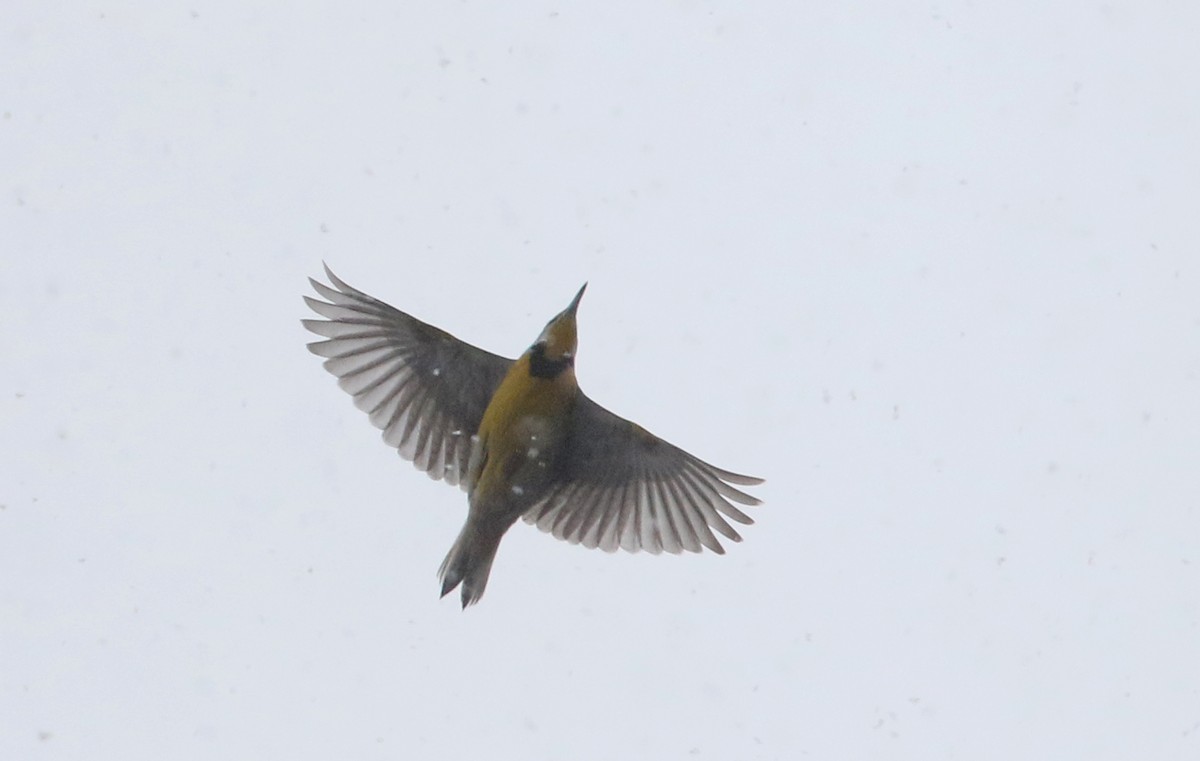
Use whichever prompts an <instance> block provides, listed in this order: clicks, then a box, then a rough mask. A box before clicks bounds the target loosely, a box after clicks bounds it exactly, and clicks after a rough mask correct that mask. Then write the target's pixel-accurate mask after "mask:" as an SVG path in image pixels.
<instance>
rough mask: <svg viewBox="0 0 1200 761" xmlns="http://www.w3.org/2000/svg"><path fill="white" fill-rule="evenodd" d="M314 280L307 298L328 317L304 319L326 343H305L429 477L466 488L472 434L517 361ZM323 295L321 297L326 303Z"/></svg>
mask: <svg viewBox="0 0 1200 761" xmlns="http://www.w3.org/2000/svg"><path fill="white" fill-rule="evenodd" d="M325 276H326V278H327V279H328V280H329V282H330V283H332V286H330V285H326V284H325V283H322V282H320V281H317V280H312V279H310V281H309V282H311V283H312V286H313V289H314V290H315V291H316V292H317V295H318V296H320V297H321V298H320V299H318V298H313V297H311V296H305V297H304V301H305V303H306V304H308V306H309V308H311V309H312V310H313V311H314V312H316V313H317V314H318V315H320V316H321V317H323V318H324V319H305V320H301V323H302V324H303V325H304V327H305V328H306V329H307V330H309V331H310V332H312V333H314V334H316V335H318V336H321V337H322V338H323V339H325V340H321V341H314V342H312V343H310V344H309V345H308V349H309V351H311V352H312V353H313V354H316V355H317V356H319V357H323V358H325V362H324V367H325V369H326V370H328V371H329V372H330V373H332V374H333V375H335V376H336V377H337V379H338V385H339V386H341V387H342V389H344V390H345V391H346V392H347V393H349V394H350V395H351V396H352V397H354V404H355V406H356V407H358V408H359V409H360V410H362V411H363V412H365V413H367V415H368V417H369V419H370V421H371V423H372V425H374V426H375V427H376V428H379V429H380V431H382V437H383V440H384V441H385V442H387V444H388V445H389V446H393V447H396V449H397V450H398V451H399V452H400V455H401V456H402V457H404V458H405V459H407V460H412V461H413V464H414V465H416V466H417V468H419V469H420V470H422V471H424V472H426V473H428V474H429V476H430V477H431V478H435V479H444V480H445V481H446V482H447V483H449V484H452V485H455V484H461V485H462V486H463V488H466V484H465V483H464V476H465V474H466V472H467V464H468V460H469V458H470V454H471V446H470V435H471V434H472V433H474V432H475V431H477V430H478V429H479V421H480V420H482V419H483V413H484V410H486V409H487V405H488V402H489V401H490V400H491V398H492V394H493V393H494V392H495V390H496V387H497V386H499V385H500V381H501V380H503V379H504V374H505V373H506V372H507V371H508V368H509V366H510V365H511V364H512V360H511V359H507V358H505V357H500V356H497V355H495V354H492V353H490V352H487V351H484V350H483V349H479V348H476V347H474V346H472V345H470V344H468V343H466V342H464V341H460V340H458V339H457V338H455V337H454V336H452V335H450V334H449V333H447V332H445V331H444V330H440V329H438V328H435V327H433V326H432V325H429V324H427V323H424V322H421V321H420V320H418V319H416V318H415V317H412V316H411V315H408V314H405V313H404V312H401V311H400V310H398V309H395V308H394V307H391V306H389V305H387V304H385V303H384V302H382V301H379V300H378V299H375V298H373V297H371V296H368V295H367V294H365V293H363V292H362V291H359V290H357V289H355V288H352V287H351V286H349V285H347V284H346V283H345V282H344V281H342V280H341V279H339V278H338V277H337V276H336V275H334V274H333V272H331V271H330V270H329V268H328V267H326V268H325ZM321 299H324V300H321Z"/></svg>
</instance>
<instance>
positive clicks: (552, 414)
mask: <svg viewBox="0 0 1200 761" xmlns="http://www.w3.org/2000/svg"><path fill="white" fill-rule="evenodd" d="M326 274H327V276H328V277H329V279H330V282H332V283H333V284H334V285H335V286H336V290H335V289H333V288H329V287H328V286H325V285H323V284H321V283H318V282H317V281H315V280H314V281H312V283H313V286H314V287H315V288H316V290H317V292H318V293H320V294H321V295H322V296H324V297H325V298H326V299H328V300H329V301H327V302H325V301H318V300H316V299H312V298H308V297H306V298H305V300H306V301H307V302H308V304H309V305H310V306H311V307H312V308H313V309H314V310H315V311H316V312H318V313H319V314H321V315H323V316H324V317H326V318H328V319H327V320H305V321H304V325H305V327H307V328H308V329H309V330H311V331H313V332H314V333H317V334H319V335H322V336H326V337H327V338H328V339H329V340H325V341H318V342H315V343H311V344H309V348H310V349H311V350H312V351H313V352H314V353H316V354H319V355H321V356H324V357H327V358H328V359H327V361H326V363H325V365H326V368H327V369H328V370H329V371H330V372H332V373H333V374H334V375H337V376H338V378H339V379H340V381H339V382H340V385H341V386H342V387H343V388H345V389H346V390H347V391H348V392H350V393H351V394H352V395H354V398H355V403H356V404H357V405H358V406H359V407H360V408H361V409H363V410H364V411H366V412H368V413H369V414H370V415H371V421H372V422H373V423H375V425H376V426H378V427H379V428H381V429H383V436H384V440H385V441H387V442H388V443H389V444H392V445H393V446H396V447H398V448H399V450H400V453H401V455H402V456H404V457H405V458H407V459H410V460H412V461H413V462H414V463H415V464H416V465H417V467H418V468H420V469H422V470H425V471H426V472H427V473H428V474H429V475H430V476H431V477H432V478H442V479H445V480H446V481H448V482H450V483H452V484H453V483H460V484H461V485H462V486H463V487H464V488H465V489H466V490H467V495H468V503H469V511H468V515H467V521H466V523H465V524H464V526H463V528H462V531H461V532H460V533H459V536H458V539H457V540H456V541H455V542H454V545H453V546H452V547H451V549H450V552H449V553H448V554H447V555H446V559H445V560H444V561H443V562H442V566H441V569H440V571H439V576H440V578H441V580H442V595H443V596H444V595H446V594H448V593H449V592H451V591H452V590H453V589H454V588H455V587H457V586H459V585H460V584H461V586H462V602H463V607H464V608H465V607H466V606H468V605H470V604H472V603H475V602H477V601H478V600H479V598H480V597H481V596H482V595H483V591H484V588H485V587H486V585H487V580H488V574H489V572H490V570H491V565H492V561H493V559H494V558H495V555H496V550H497V548H498V547H499V545H500V540H501V539H502V538H503V536H504V533H505V532H506V531H508V529H509V528H510V527H511V526H512V524H513V523H515V522H516V521H517V519H518V518H521V517H524V518H525V520H526V521H528V522H530V523H534V524H536V525H537V526H538V527H539V528H541V529H542V530H544V531H548V532H550V533H552V534H554V535H555V536H557V537H558V538H560V539H566V540H567V541H570V542H573V543H582V544H584V545H585V546H589V547H601V548H602V549H605V550H607V551H610V552H611V551H613V550H615V549H617V548H618V547H620V548H623V549H626V550H629V551H637V550H641V549H644V550H648V551H650V552H658V551H661V550H666V551H668V552H679V551H681V550H685V549H686V550H688V551H692V552H698V551H700V549H701V547H702V546H703V547H707V548H709V549H711V550H713V551H715V552H718V553H720V552H724V550H723V549H722V548H721V546H720V544H719V543H718V542H717V540H716V538H715V536H713V533H712V529H715V530H716V531H717V532H718V533H721V534H722V535H724V536H726V537H727V538H730V539H732V540H734V541H740V539H741V537H739V536H738V535H737V533H736V532H735V531H733V529H732V528H731V527H730V526H729V524H728V523H727V522H726V521H725V520H724V518H725V517H729V518H732V519H733V520H735V521H738V522H740V523H751V522H752V521H751V520H750V518H749V517H748V516H746V515H745V514H744V513H742V512H741V511H740V510H738V509H737V508H735V507H733V505H732V504H730V503H729V500H733V501H736V502H741V503H742V504H747V505H753V504H757V503H758V500H757V499H755V498H754V497H751V496H750V495H748V494H745V493H743V492H741V491H739V490H738V489H735V488H733V487H732V486H730V485H729V483H726V482H730V483H737V484H744V485H752V484H756V483H761V479H757V478H753V477H750V476H742V475H738V474H736V473H731V472H729V471H725V470H721V469H719V468H715V467H713V466H711V465H708V464H707V463H705V462H703V461H701V460H699V459H697V458H695V457H693V456H692V455H689V454H687V453H686V452H684V451H683V450H680V449H678V448H676V447H674V446H672V445H671V444H668V443H667V442H665V441H663V440H662V439H659V438H657V437H656V436H654V435H653V434H651V433H649V432H648V431H646V430H645V429H644V428H642V427H641V426H638V425H636V424H634V423H631V422H629V421H628V420H624V419H623V418H620V417H617V416H616V415H613V414H612V413H611V412H608V411H607V410H605V409H604V408H602V407H600V406H599V405H597V404H596V403H595V402H593V401H592V400H591V399H589V398H588V397H587V396H586V395H584V394H583V392H582V391H580V389H579V385H578V383H577V382H576V378H575V363H574V359H575V349H576V343H577V341H576V327H575V311H576V309H577V308H578V305H579V300H580V298H581V297H582V296H583V291H584V288H586V286H584V288H581V289H580V290H579V293H578V294H577V295H576V296H575V299H574V300H573V301H572V302H571V304H570V305H569V306H568V307H567V309H565V310H563V311H562V312H561V313H559V314H558V315H557V316H555V317H554V318H553V319H552V320H551V321H550V322H549V323H547V324H546V327H545V329H544V330H543V331H542V333H541V335H540V336H538V339H537V341H535V342H534V344H533V345H532V346H531V347H530V348H529V349H528V350H527V351H526V352H525V353H524V354H522V355H521V357H520V358H518V359H517V360H515V361H513V360H507V359H504V358H502V357H498V356H496V355H494V354H490V353H488V352H485V351H483V350H481V349H477V348H475V347H473V346H470V345H469V344H466V343H463V342H462V341H459V340H458V339H456V338H454V337H453V336H451V335H450V334H448V333H446V332H444V331H441V330H439V329H437V328H434V327H433V326H430V325H427V324H425V323H423V322H421V321H419V320H417V319H416V318H413V317H411V316H409V315H407V314H404V313H403V312H400V311H398V310H396V309H393V308H392V307H390V306H388V305H386V304H384V303H383V302H381V301H378V300H376V299H373V298H371V297H370V296H367V295H366V294H364V293H362V292H360V291H357V290H355V289H353V288H351V287H350V286H348V285H346V284H345V283H344V282H342V281H340V280H339V279H338V278H337V277H335V276H334V275H333V273H332V272H330V271H329V270H328V268H326Z"/></svg>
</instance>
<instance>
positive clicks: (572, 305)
mask: <svg viewBox="0 0 1200 761" xmlns="http://www.w3.org/2000/svg"><path fill="white" fill-rule="evenodd" d="M586 290H587V283H584V284H583V287H582V288H580V289H579V293H577V294H575V298H573V299H571V303H570V304H568V305H567V308H566V309H564V310H563V313H564V314H569V315H571V316H572V317H574V316H575V310H576V309H578V308H579V300H580V299H582V298H583V292H584V291H586Z"/></svg>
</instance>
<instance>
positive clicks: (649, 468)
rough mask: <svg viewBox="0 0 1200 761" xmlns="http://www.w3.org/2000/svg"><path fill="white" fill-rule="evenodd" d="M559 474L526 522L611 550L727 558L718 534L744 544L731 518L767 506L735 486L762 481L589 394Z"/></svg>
mask: <svg viewBox="0 0 1200 761" xmlns="http://www.w3.org/2000/svg"><path fill="white" fill-rule="evenodd" d="M557 471H558V472H557V476H556V481H555V483H554V484H552V485H551V487H550V489H549V491H548V493H547V496H546V497H545V498H544V499H543V500H542V501H541V502H540V503H539V504H538V505H537V506H535V507H534V508H533V509H531V510H530V511H529V512H527V513H526V514H525V520H526V521H528V522H530V523H533V524H535V525H537V527H538V528H540V529H541V530H543V531H546V532H549V533H551V534H553V535H554V536H556V537H558V538H560V539H565V540H567V541H569V542H572V543H577V544H583V545H584V546H585V547H599V548H600V549H602V550H605V551H606V552H613V551H615V550H617V549H618V548H619V549H623V550H626V551H628V552H639V551H645V552H649V553H653V554H657V553H659V552H669V553H672V554H677V553H680V552H684V551H686V552H701V551H703V550H704V549H706V548H707V549H709V550H711V551H713V552H716V553H723V552H724V551H725V550H724V548H723V547H722V546H721V543H720V541H719V540H718V539H717V536H716V534H720V535H722V536H724V537H725V538H727V539H729V540H731V541H735V542H740V541H741V536H739V535H738V533H737V532H736V531H734V530H733V527H732V526H731V525H730V524H729V521H731V520H732V521H734V522H736V523H743V524H749V523H753V520H752V519H751V518H750V516H748V515H746V513H744V512H742V511H741V510H740V509H738V508H737V507H735V506H734V503H737V504H741V505H747V506H749V505H757V504H759V500H758V499H757V498H756V497H753V496H751V495H749V494H747V493H745V492H743V491H741V490H740V489H737V488H735V487H734V486H732V485H731V484H738V485H742V486H752V485H754V484H759V483H762V479H760V478H755V477H753V476H746V475H742V474H740V473H734V472H732V471H728V470H724V469H722V468H717V467H715V466H713V465H710V464H708V463H707V462H705V461H703V460H701V459H699V458H697V457H694V456H692V455H690V454H688V453H687V452H685V451H683V450H682V449H679V448H678V447H676V446H674V445H672V444H670V443H668V442H666V441H664V440H662V439H660V438H658V437H657V436H654V435H653V434H651V433H650V432H648V431H646V430H645V429H643V428H641V427H640V426H637V425H635V424H634V423H631V422H629V421H628V420H625V419H624V418H621V417H619V416H617V415H614V414H613V413H611V412H609V411H608V410H606V409H604V408H603V407H601V406H600V405H598V404H596V403H595V402H593V401H592V400H591V399H589V398H588V397H587V396H586V395H584V394H582V393H581V394H580V397H579V401H578V402H577V405H576V408H575V411H574V415H573V418H572V426H571V430H570V431H569V433H568V436H567V446H566V449H565V452H564V454H563V459H562V462H560V463H559V467H558V468H557ZM714 532H715V533H714Z"/></svg>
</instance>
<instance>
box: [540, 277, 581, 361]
mask: <svg viewBox="0 0 1200 761" xmlns="http://www.w3.org/2000/svg"><path fill="white" fill-rule="evenodd" d="M585 290H587V283H584V284H583V287H582V288H580V289H579V293H576V294H575V298H573V299H571V303H570V304H568V305H567V308H566V309H564V310H562V311H561V312H559V313H558V314H556V315H555V316H554V318H553V319H552V320H550V322H548V323H546V327H545V328H543V329H542V334H541V335H539V336H538V337H537V340H536V341H534V342H533V346H532V347H531V349H530V351H531V352H533V353H534V354H535V355H540V356H539V358H540V359H541V360H543V361H545V362H547V363H550V364H552V365H571V364H573V362H574V359H575V349H576V346H577V344H578V335H577V333H576V330H575V310H577V309H579V300H580V299H581V298H583V292H584V291H585Z"/></svg>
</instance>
